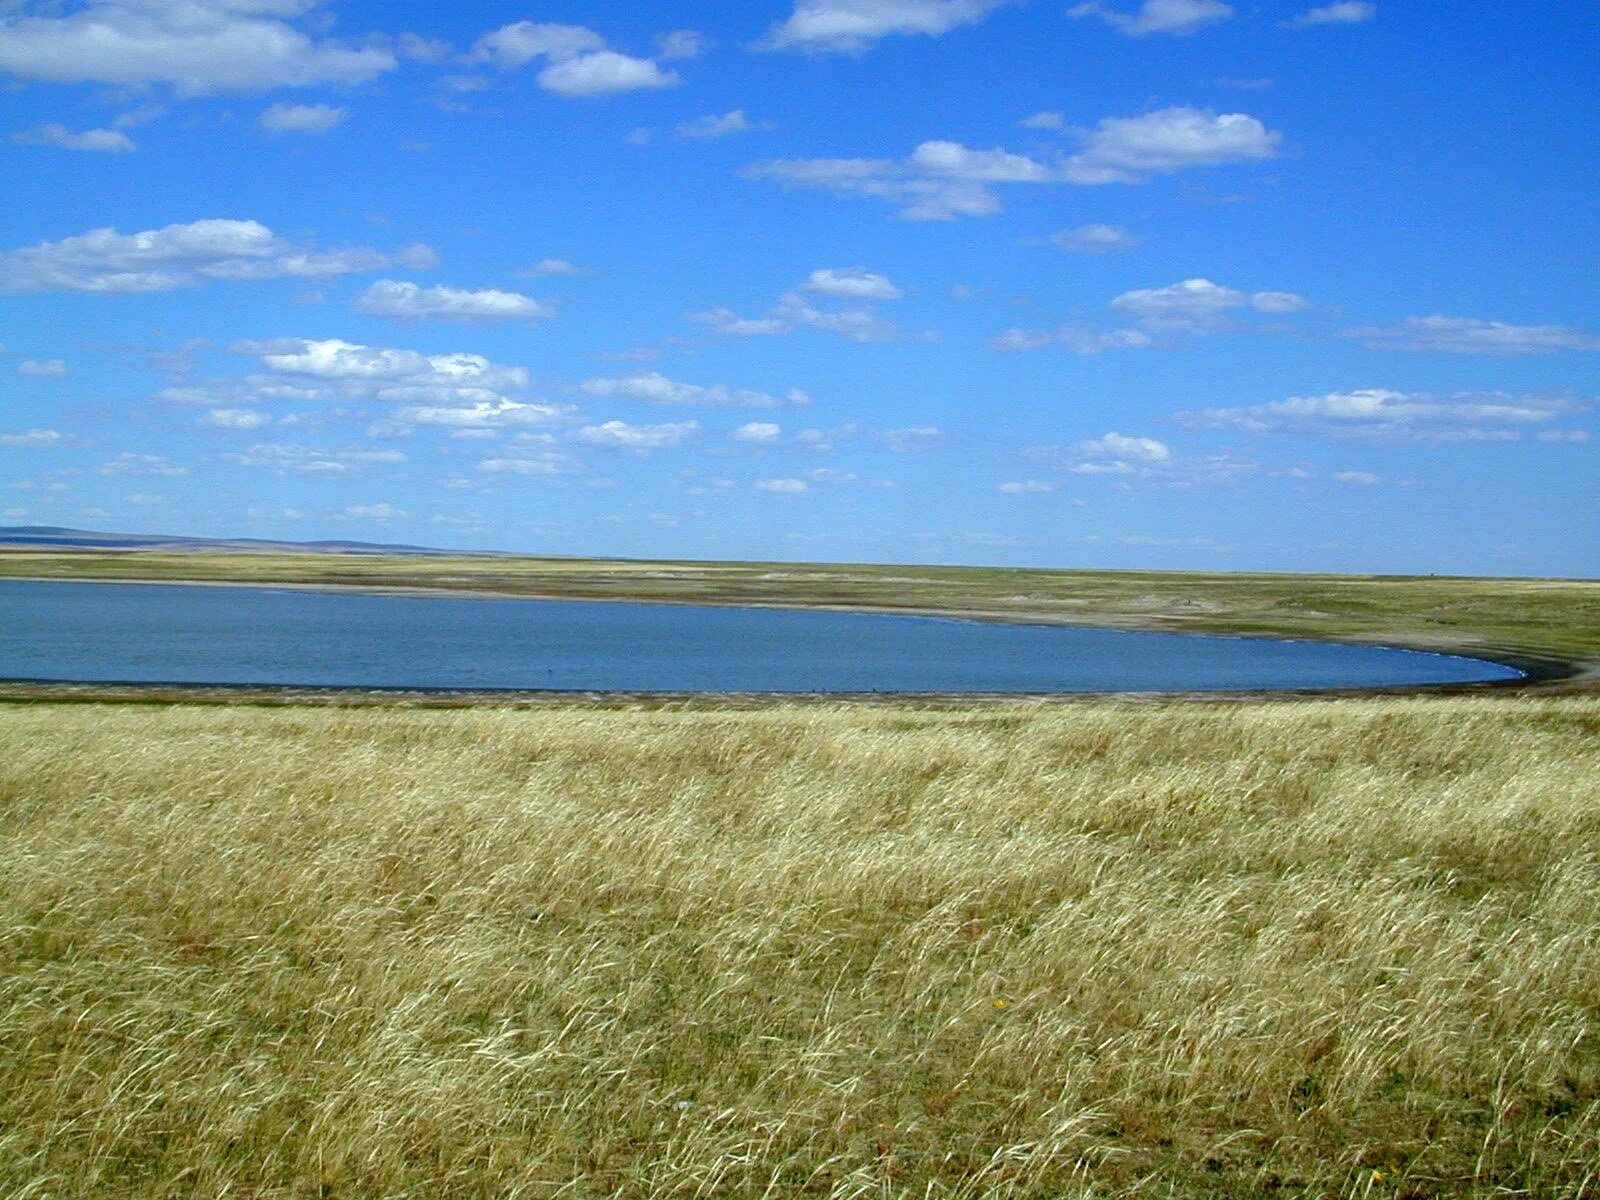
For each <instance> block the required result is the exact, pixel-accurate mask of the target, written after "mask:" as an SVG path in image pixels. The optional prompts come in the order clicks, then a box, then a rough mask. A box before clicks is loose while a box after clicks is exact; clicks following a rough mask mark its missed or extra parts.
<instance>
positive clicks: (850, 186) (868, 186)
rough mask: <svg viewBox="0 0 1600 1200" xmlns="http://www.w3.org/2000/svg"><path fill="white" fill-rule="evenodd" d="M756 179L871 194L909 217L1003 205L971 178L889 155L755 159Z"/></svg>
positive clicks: (991, 210)
mask: <svg viewBox="0 0 1600 1200" xmlns="http://www.w3.org/2000/svg"><path fill="white" fill-rule="evenodd" d="M746 174H747V175H748V176H750V177H751V178H753V179H770V180H773V181H774V182H777V183H781V184H784V185H785V186H788V187H800V188H821V189H823V190H826V191H832V192H838V193H839V194H841V195H846V196H870V197H873V198H874V199H878V200H886V201H888V202H889V203H891V204H895V205H898V206H900V215H901V216H902V217H904V218H905V219H906V220H908V221H953V220H955V219H957V218H958V217H987V216H993V215H994V214H995V213H997V212H999V211H1000V199H999V197H998V196H996V195H995V193H994V192H993V190H992V189H990V188H989V187H988V186H986V185H985V184H983V183H979V182H974V181H972V180H963V179H950V178H946V177H942V176H936V175H928V174H924V173H921V172H920V169H919V168H918V167H917V166H916V165H915V163H914V162H911V161H910V160H908V161H907V162H904V163H902V162H896V161H895V160H893V159H887V158H794V159H774V160H772V161H771V162H765V163H757V164H756V165H755V166H752V167H750V168H748V169H747V170H746Z"/></svg>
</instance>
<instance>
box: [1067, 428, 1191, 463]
mask: <svg viewBox="0 0 1600 1200" xmlns="http://www.w3.org/2000/svg"><path fill="white" fill-rule="evenodd" d="M1073 450H1074V451H1075V452H1076V453H1077V455H1078V457H1079V458H1081V459H1084V460H1086V461H1105V460H1107V459H1121V460H1126V461H1129V462H1166V461H1168V460H1169V459H1171V458H1172V449H1171V448H1170V447H1169V446H1168V445H1167V444H1166V443H1165V442H1158V441H1157V440H1156V439H1155V438H1148V437H1124V436H1123V435H1122V434H1120V433H1108V434H1106V435H1105V437H1101V438H1095V439H1094V440H1093V441H1089V442H1079V443H1078V444H1077V445H1076V446H1074V447H1073Z"/></svg>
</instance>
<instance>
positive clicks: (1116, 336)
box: [989, 325, 1151, 356]
mask: <svg viewBox="0 0 1600 1200" xmlns="http://www.w3.org/2000/svg"><path fill="white" fill-rule="evenodd" d="M1150 344H1151V341H1150V335H1149V334H1147V333H1145V332H1143V331H1142V330H1139V329H1112V330H1108V331H1101V330H1097V329H1080V328H1078V327H1077V326H1074V325H1062V326H1059V327H1058V328H1055V329H1007V330H1006V331H1005V332H1004V333H1000V334H996V335H995V336H994V337H992V338H990V339H989V348H990V349H991V350H1043V349H1044V348H1045V347H1046V346H1065V347H1066V348H1067V349H1068V350H1071V351H1072V352H1073V353H1074V354H1082V355H1085V356H1089V355H1094V354H1101V353H1104V352H1105V351H1107V350H1143V349H1145V348H1146V347H1148V346H1149V345H1150Z"/></svg>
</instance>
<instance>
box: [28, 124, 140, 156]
mask: <svg viewBox="0 0 1600 1200" xmlns="http://www.w3.org/2000/svg"><path fill="white" fill-rule="evenodd" d="M11 140H12V141H13V142H16V143H18V144H19V145H23V146H54V147H56V148H57V149H59V150H89V151H102V152H110V153H112V154H117V153H125V152H127V151H130V150H137V149H138V148H139V147H138V146H137V145H135V144H134V141H133V139H132V138H130V137H129V136H128V135H127V134H125V133H123V132H122V131H121V130H120V129H85V130H84V131H83V132H81V133H74V132H73V131H72V130H70V129H68V128H67V127H66V126H65V125H61V124H58V123H57V122H54V121H51V122H49V123H48V124H45V125H39V126H36V127H35V128H33V129H29V130H26V131H25V132H23V133H13V134H12V135H11Z"/></svg>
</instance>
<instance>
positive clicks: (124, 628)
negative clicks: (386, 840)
mask: <svg viewBox="0 0 1600 1200" xmlns="http://www.w3.org/2000/svg"><path fill="white" fill-rule="evenodd" d="M1517 677H1518V672H1516V671H1514V670H1512V669H1511V668H1509V667H1503V666H1500V665H1498V664H1495V663H1488V662H1482V661H1479V660H1476V659H1469V658H1458V657H1454V656H1451V655H1443V654H1423V653H1417V652H1414V651H1408V650H1392V649H1386V648H1382V647H1373V646H1344V645H1332V644H1324V643H1317V642H1289V641H1270V640H1264V639H1254V638H1225V637H1195V636H1189V635H1180V634H1166V633H1122V632H1114V631H1110V630H1101V629H1067V628H1057V627H1049V626H1039V625H1000V624H987V623H979V622H972V621H959V620H948V619H942V618H932V617H900V616H881V615H877V614H861V613H835V612H816V611H791V610H779V609H759V608H724V607H700V606H686V605H667V604H631V603H603V602H594V601H568V600H506V599H494V598H472V599H462V598H455V597H415V596H391V595H378V594H371V593H364V592H333V591H313V590H299V589H287V588H254V587H249V588H246V587H193V586H183V585H176V584H99V583H44V582H33V581H23V580H0V678H5V679H12V680H51V681H75V682H85V683H190V684H261V685H286V686H296V685H298V686H307V687H311V686H320V687H356V688H467V689H477V688H481V689H520V690H544V689H555V690H570V691H625V692H1013V693H1015V692H1102V691H1234V690H1256V689H1299V688H1358V687H1393V686H1401V685H1409V684H1444V683H1471V682H1479V681H1487V680H1498V679H1515V678H1517Z"/></svg>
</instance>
